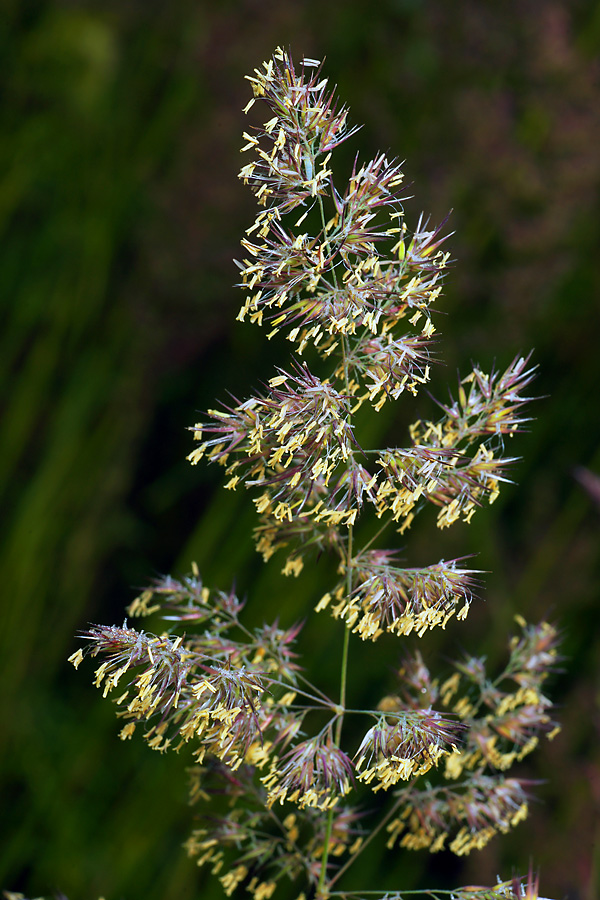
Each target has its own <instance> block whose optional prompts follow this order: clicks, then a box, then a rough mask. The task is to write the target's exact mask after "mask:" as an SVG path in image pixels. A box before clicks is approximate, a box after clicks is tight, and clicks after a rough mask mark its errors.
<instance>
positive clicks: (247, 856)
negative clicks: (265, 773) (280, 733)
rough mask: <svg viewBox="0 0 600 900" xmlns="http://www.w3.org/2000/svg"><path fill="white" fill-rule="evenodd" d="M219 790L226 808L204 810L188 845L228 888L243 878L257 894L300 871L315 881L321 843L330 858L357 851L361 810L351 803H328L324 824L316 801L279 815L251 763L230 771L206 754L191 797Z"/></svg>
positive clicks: (217, 793) (199, 797) (200, 799)
mask: <svg viewBox="0 0 600 900" xmlns="http://www.w3.org/2000/svg"><path fill="white" fill-rule="evenodd" d="M263 781H264V779H263ZM223 796H226V797H227V798H228V808H227V810H226V811H225V812H224V813H223V814H222V815H215V814H212V815H210V816H207V815H204V816H202V824H201V827H200V828H197V829H196V830H194V832H193V833H192V835H191V837H190V838H189V840H188V842H187V844H186V847H187V850H188V853H189V855H190V856H192V857H195V858H196V862H197V864H198V865H199V866H203V865H210V866H211V868H212V871H213V872H214V873H215V874H219V875H220V877H221V881H222V883H223V886H224V888H225V891H226V893H229V892H230V891H233V890H234V888H235V886H236V885H237V884H239V883H240V882H242V881H243V882H244V884H245V886H246V888H247V890H248V891H249V892H250V893H251V894H252V896H253V897H255V898H256V897H258V898H259V900H260V897H261V896H262V897H264V896H267V894H266V893H265V892H267V891H268V890H271V892H272V891H273V890H274V889H275V886H276V884H277V882H278V881H279V880H280V879H281V878H283V877H288V878H292V879H295V878H298V877H299V876H300V875H301V874H303V873H304V874H305V875H306V877H307V880H308V883H309V885H312V886H313V887H314V886H316V885H317V883H318V880H319V876H320V872H321V866H322V856H323V846H324V844H325V843H327V846H328V848H329V856H330V857H331V858H332V859H334V860H339V858H340V857H342V856H343V855H344V854H352V853H356V852H357V851H358V849H359V848H360V846H361V842H362V838H361V834H362V832H361V829H360V828H359V826H358V819H359V816H358V814H357V813H356V812H355V811H354V810H352V808H351V807H348V806H343V805H342V804H341V803H340V804H337V805H336V806H335V809H334V808H333V806H331V809H330V812H331V828H330V829H327V828H326V827H325V821H324V817H323V814H322V811H321V809H320V807H317V806H314V805H310V804H307V805H305V806H304V807H301V808H298V809H296V810H294V811H289V810H288V811H286V812H285V815H284V816H283V817H282V818H279V817H278V816H277V815H276V814H275V812H274V810H273V809H272V808H271V804H270V802H269V800H268V793H267V789H266V787H265V786H264V785H263V784H262V782H261V781H258V782H257V781H256V779H255V778H254V777H253V770H252V767H251V766H248V765H243V766H241V767H240V768H239V769H237V770H236V771H235V772H232V771H231V769H230V768H228V767H227V766H225V765H224V764H223V763H221V762H219V761H217V760H208V759H207V760H206V761H205V763H204V764H203V765H202V766H195V767H194V769H193V771H192V799H193V801H194V802H204V803H206V802H209V801H210V800H211V798H213V797H223ZM222 872H223V873H224V874H221V873H222Z"/></svg>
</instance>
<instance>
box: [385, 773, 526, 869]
mask: <svg viewBox="0 0 600 900" xmlns="http://www.w3.org/2000/svg"><path fill="white" fill-rule="evenodd" d="M523 785H524V782H522V781H519V780H518V779H516V778H503V777H495V778H493V777H490V776H486V775H481V774H478V775H473V776H471V777H470V778H467V779H465V781H464V782H462V783H460V784H457V785H453V786H452V787H438V788H432V787H427V788H421V789H418V788H417V787H414V788H409V789H407V790H406V791H405V792H402V794H401V795H400V797H401V799H402V803H401V806H400V810H401V811H400V812H399V814H398V815H397V816H396V817H395V818H394V819H393V820H392V821H391V822H390V823H389V825H388V826H387V830H388V833H389V839H388V843H387V846H388V847H389V848H391V847H393V846H394V844H395V843H396V842H397V841H398V839H399V838H400V835H402V837H401V838H400V846H401V847H406V848H407V849H409V850H421V849H423V848H427V849H428V850H429V852H430V853H437V852H438V851H439V850H443V849H446V848H447V849H449V850H451V851H452V852H453V853H456V855H457V856H463V855H465V854H467V853H469V852H470V851H471V850H474V849H477V850H480V849H481V848H482V847H485V845H486V844H487V843H488V842H489V841H490V840H491V839H492V838H493V837H494V835H496V834H497V833H498V832H506V831H508V830H509V829H510V828H512V827H514V826H515V825H517V824H518V823H519V822H521V821H522V820H523V819H525V818H526V816H527V795H526V793H525V790H524V787H523ZM452 835H453V836H452ZM451 836H452V839H451V840H450V842H449V843H448V844H447V845H446V841H447V840H449V839H450V837H451Z"/></svg>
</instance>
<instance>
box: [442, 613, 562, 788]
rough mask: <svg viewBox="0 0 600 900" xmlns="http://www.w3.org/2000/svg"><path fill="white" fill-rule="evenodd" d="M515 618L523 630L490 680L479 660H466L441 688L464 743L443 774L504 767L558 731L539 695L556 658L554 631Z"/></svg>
mask: <svg viewBox="0 0 600 900" xmlns="http://www.w3.org/2000/svg"><path fill="white" fill-rule="evenodd" d="M518 621H519V624H520V625H521V627H522V629H523V634H522V636H521V637H520V638H519V637H516V636H515V637H514V638H513V639H512V641H511V645H510V657H509V661H508V664H507V666H506V668H505V669H504V671H503V672H502V673H501V674H500V675H499V676H498V677H497V678H496V679H495V680H494V681H490V679H489V677H488V675H487V672H486V670H485V666H484V661H483V660H480V659H476V658H467V659H466V660H465V661H464V662H462V663H457V664H456V670H457V671H456V672H455V673H454V675H452V676H451V677H450V678H449V679H447V681H446V682H444V684H442V685H441V687H440V699H441V702H442V704H443V705H444V706H446V707H447V708H449V709H451V710H452V711H453V712H454V713H455V714H456V715H458V716H459V717H460V719H461V721H462V722H463V724H464V725H465V726H466V734H465V739H464V743H463V746H462V747H461V749H460V750H457V752H456V753H454V754H452V756H450V757H448V759H447V761H446V776H447V777H448V778H458V777H460V775H461V774H462V772H463V771H464V770H465V769H467V770H473V769H481V770H483V769H484V768H486V767H487V768H488V769H491V770H492V771H494V770H496V771H497V770H505V769H507V768H509V767H510V766H511V765H512V764H513V763H514V762H515V761H517V760H521V759H523V757H525V756H526V755H527V754H528V753H531V751H532V750H533V749H534V748H535V747H536V746H537V744H538V742H539V738H540V736H541V735H546V736H547V737H548V738H549V739H552V738H553V737H554V736H555V735H556V734H557V732H558V726H557V724H556V722H554V721H553V720H552V717H551V716H550V714H549V710H550V708H551V706H552V703H551V702H550V700H549V699H548V698H547V697H546V696H545V695H544V694H543V693H542V686H543V684H544V682H545V681H546V679H547V677H548V675H549V674H550V673H551V672H552V671H553V670H554V669H555V667H556V664H557V661H558V654H557V649H556V648H557V643H558V634H557V631H556V629H555V628H554V627H553V626H552V625H550V624H548V623H547V622H541V623H539V624H538V625H528V624H527V623H526V622H525V621H524V620H523V619H522V618H521V617H518ZM511 682H512V685H511Z"/></svg>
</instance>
